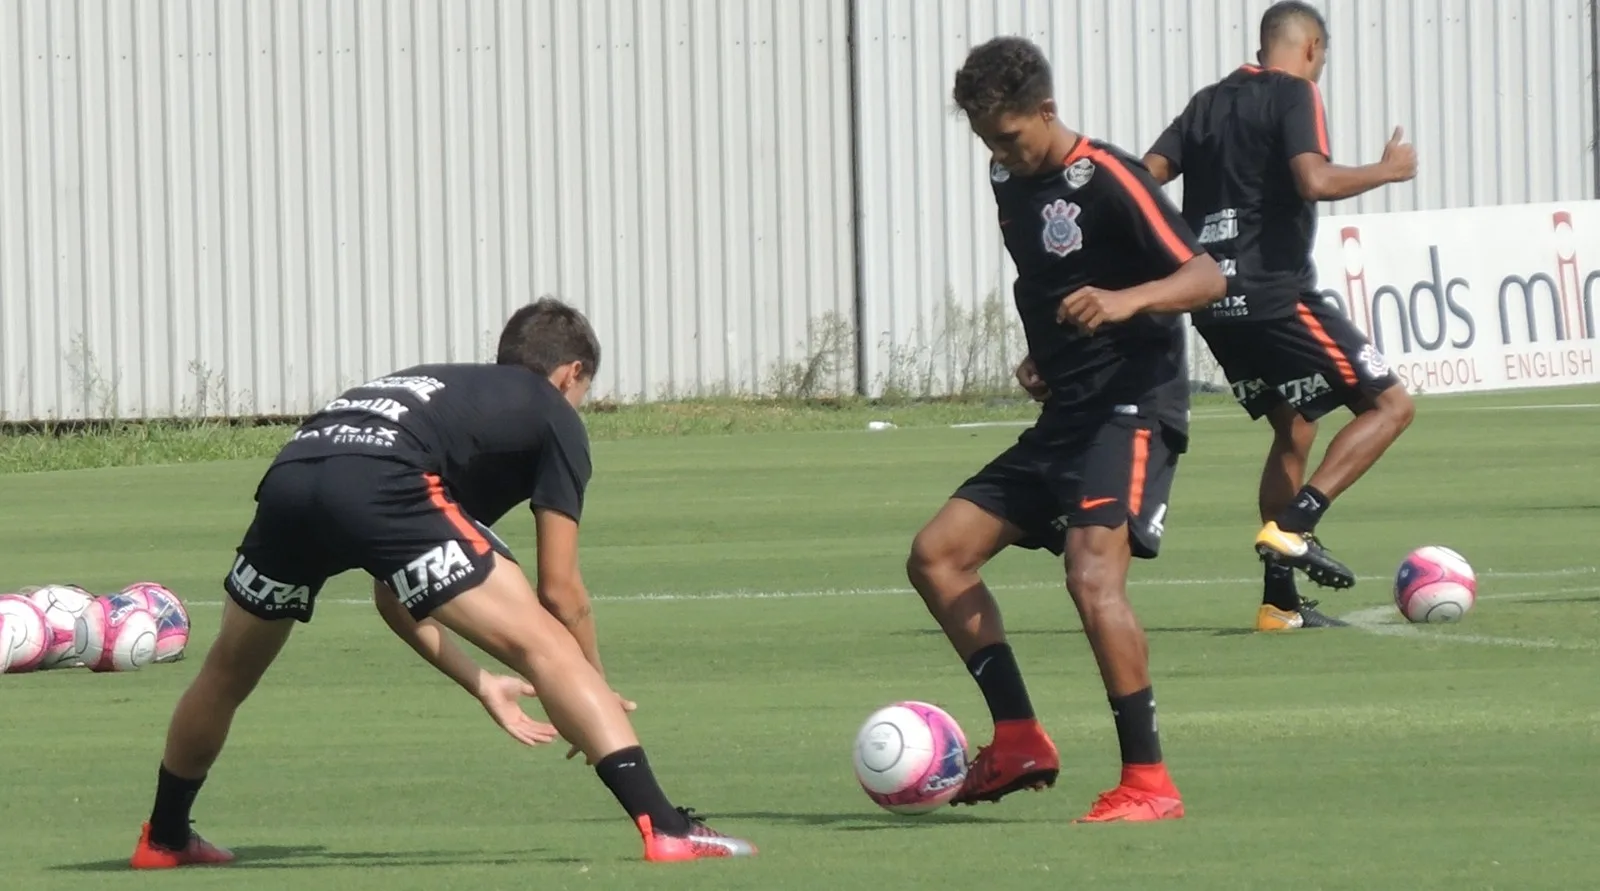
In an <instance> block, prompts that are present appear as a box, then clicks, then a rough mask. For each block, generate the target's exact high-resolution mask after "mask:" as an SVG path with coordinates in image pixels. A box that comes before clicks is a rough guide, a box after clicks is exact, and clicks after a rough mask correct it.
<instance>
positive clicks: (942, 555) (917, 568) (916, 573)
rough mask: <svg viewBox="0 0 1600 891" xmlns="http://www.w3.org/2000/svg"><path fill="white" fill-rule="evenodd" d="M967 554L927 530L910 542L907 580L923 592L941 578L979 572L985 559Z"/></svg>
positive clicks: (955, 545) (961, 548) (907, 559)
mask: <svg viewBox="0 0 1600 891" xmlns="http://www.w3.org/2000/svg"><path fill="white" fill-rule="evenodd" d="M968 550H969V549H967V548H963V547H962V546H961V545H960V543H959V542H957V541H955V540H952V539H951V538H950V537H949V536H946V535H943V534H941V533H940V532H939V531H938V530H936V529H932V528H929V529H924V530H922V531H921V532H919V533H917V537H916V538H915V539H914V540H912V542H911V553H910V554H909V555H908V556H907V557H906V577H907V578H909V579H910V580H911V584H912V585H913V586H915V587H916V588H917V590H919V591H922V590H925V589H926V588H928V587H929V586H931V585H932V584H933V583H935V582H937V580H939V579H941V578H947V577H950V576H957V575H965V574H967V573H971V572H976V571H977V570H978V567H979V566H982V565H983V559H982V557H981V556H980V555H974V554H971V553H968Z"/></svg>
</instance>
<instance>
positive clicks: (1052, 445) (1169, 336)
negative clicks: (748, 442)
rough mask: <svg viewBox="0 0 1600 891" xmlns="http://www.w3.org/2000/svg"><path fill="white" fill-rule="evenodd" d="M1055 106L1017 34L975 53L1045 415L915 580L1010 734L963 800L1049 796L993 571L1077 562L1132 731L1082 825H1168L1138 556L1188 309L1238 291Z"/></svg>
mask: <svg viewBox="0 0 1600 891" xmlns="http://www.w3.org/2000/svg"><path fill="white" fill-rule="evenodd" d="M1053 95H1054V94H1053V89H1052V83H1051V72H1050V64H1049V62H1048V61H1047V60H1046V59H1045V57H1044V54H1043V53H1042V52H1040V50H1039V48H1038V47H1037V46H1035V45H1033V44H1032V43H1030V42H1028V41H1026V40H1023V39H1020V38H1014V37H1002V38H998V39H996V40H993V41H990V42H988V43H985V44H983V45H981V46H978V47H976V48H975V49H973V50H972V51H971V54H970V55H968V56H967V59H966V63H965V64H964V65H963V66H962V67H961V70H960V71H958V72H956V76H955V90H954V97H955V101H956V103H957V104H958V105H959V106H960V107H961V109H962V111H964V112H965V113H966V116H967V118H968V121H969V123H970V124H971V126H972V130H973V132H974V133H976V134H977V135H978V136H979V137H980V138H982V140H983V142H984V143H985V145H987V146H988V147H989V149H990V151H991V152H992V153H993V164H992V166H991V168H990V177H989V178H990V180H991V182H992V184H993V187H994V193H995V200H996V203H997V205H998V210H999V222H1000V228H1001V232H1002V233H1003V235H1004V238H1005V243H1006V250H1007V251H1008V252H1009V253H1010V254H1011V257H1012V259H1013V260H1014V261H1015V262H1016V266H1017V281H1016V289H1015V299H1016V306H1017V310H1018V312H1019V313H1020V314H1021V317H1022V323H1023V327H1024V330H1025V331H1026V334H1027V339H1028V348H1029V359H1030V360H1029V362H1027V363H1025V367H1024V368H1022V369H1019V370H1018V377H1019V380H1022V381H1023V383H1024V385H1025V386H1026V385H1030V384H1031V385H1032V386H1030V390H1033V391H1037V392H1038V393H1040V394H1041V395H1044V407H1043V409H1042V410H1041V412H1040V416H1039V420H1038V421H1037V423H1035V424H1034V426H1033V427H1032V428H1031V429H1029V430H1028V431H1027V432H1025V433H1023V434H1022V436H1021V438H1020V439H1018V441H1017V443H1016V445H1014V446H1012V447H1011V448H1010V449H1008V450H1007V451H1005V452H1004V453H1003V454H1001V455H1000V456H999V457H997V458H995V459H994V461H993V462H991V463H990V464H989V465H988V466H987V467H985V468H984V469H983V470H981V471H979V473H978V474H977V475H975V476H973V477H972V478H971V479H969V480H967V481H966V482H965V483H964V484H962V485H961V487H960V488H959V489H957V490H956V492H955V494H954V496H953V497H952V498H951V499H950V500H949V501H948V502H946V503H945V505H944V507H943V508H942V509H941V510H940V511H939V512H938V514H937V515H936V516H934V518H933V519H932V520H930V521H929V522H928V524H927V525H926V526H925V527H923V529H922V530H921V531H920V532H919V533H918V534H917V536H916V539H915V541H914V542H913V544H912V547H911V555H910V557H909V559H908V561H907V567H906V568H907V572H908V574H909V576H910V578H911V582H912V584H913V585H914V586H915V587H916V589H917V591H918V592H919V593H920V594H921V595H922V599H923V601H924V602H925V603H926V604H927V606H928V609H929V611H930V612H931V613H932V614H933V616H934V618H935V619H937V620H938V622H939V624H940V626H941V627H942V628H943V629H944V632H945V634H946V635H947V636H948V637H949V639H950V642H951V644H952V645H953V646H954V647H955V650H956V652H957V653H958V654H959V655H960V656H961V658H962V659H963V660H965V661H966V664H967V668H968V670H969V671H970V672H971V673H972V677H973V679H974V680H976V681H977V683H978V686H979V688H980V689H981V690H982V691H983V696H984V699H985V701H986V702H987V703H988V706H989V710H990V712H991V714H992V716H993V718H994V722H995V729H994V740H993V744H992V745H990V746H987V747H985V748H983V749H981V750H980V752H979V754H978V757H977V759H976V760H975V762H974V763H973V765H972V768H971V770H970V772H969V774H968V777H967V780H966V783H965V784H964V785H963V786H962V788H961V791H960V793H959V794H958V795H957V796H956V798H955V800H954V801H955V803H958V804H970V803H973V802H977V801H996V800H998V799H1000V798H1001V797H1002V796H1005V795H1007V794H1010V793H1011V792H1014V791H1017V790H1019V789H1024V788H1041V787H1043V786H1048V785H1052V784H1054V782H1055V779H1056V776H1057V774H1058V773H1059V771H1060V759H1059V757H1058V756H1057V753H1056V748H1055V745H1054V744H1053V743H1052V742H1051V741H1050V738H1049V736H1048V735H1047V734H1046V733H1045V730H1044V728H1043V727H1042V726H1041V724H1040V722H1039V721H1038V719H1037V718H1036V717H1035V715H1034V712H1033V707H1032V705H1031V703H1030V702H1029V698H1028V692H1027V689H1026V687H1025V686H1024V684H1023V680H1022V675H1021V672H1020V670H1019V669H1018V666H1017V661H1016V658H1015V657H1014V655H1013V654H1012V651H1011V647H1010V645H1009V644H1007V642H1006V634H1005V630H1004V627H1003V625H1002V622H1001V616H1000V609H999V606H998V605H997V604H996V603H995V600H994V597H993V596H992V595H991V594H990V593H989V590H988V588H987V587H985V585H984V583H983V580H982V579H981V578H980V577H979V575H978V570H979V569H980V568H981V567H982V566H983V565H984V564H985V563H986V562H988V561H989V559H990V558H992V557H993V556H994V555H995V554H996V553H998V552H1000V551H1001V550H1003V549H1005V548H1007V547H1010V546H1012V545H1016V546H1019V547H1023V548H1034V549H1038V548H1043V549H1046V550H1049V551H1051V552H1052V553H1055V554H1058V555H1060V554H1062V553H1065V555H1066V566H1067V578H1066V581H1067V590H1068V592H1069V593H1070V594H1071V596H1072V600H1073V603H1074V604H1076V606H1077V609H1078V614H1079V616H1080V617H1081V618H1082V620H1083V627H1084V631H1085V633H1086V635H1087V636H1088V639H1089V644H1090V646H1091V647H1092V648H1093V649H1094V655H1095V659H1096V660H1097V661H1098V662H1099V665H1100V673H1101V676H1102V678H1103V679H1104V682H1105V688H1106V692H1107V695H1108V697H1109V698H1110V703H1111V713H1112V716H1113V718H1114V720H1115V722H1116V728H1117V738H1118V740H1119V742H1120V745H1121V750H1122V762H1123V768H1122V777H1121V782H1120V783H1119V785H1118V786H1117V787H1116V788H1115V789H1113V790H1112V791H1110V792H1107V793H1105V794H1104V795H1102V796H1100V798H1099V800H1098V801H1096V802H1095V804H1094V806H1093V807H1092V808H1091V809H1090V811H1089V813H1088V814H1087V815H1086V816H1085V817H1084V818H1083V819H1084V820H1085V821H1093V822H1100V821H1112V820H1160V819H1169V818H1174V817H1179V816H1182V815H1183V802H1182V800H1181V798H1180V796H1179V794H1178V789H1177V787H1176V786H1175V785H1174V784H1173V782H1172V778H1171V777H1170V776H1169V775H1168V773H1167V769H1166V766H1165V764H1164V763H1163V761H1162V756H1161V743H1160V739H1159V736H1158V734H1157V729H1156V714H1155V697H1154V694H1153V692H1152V689H1151V683H1150V670H1149V657H1148V653H1147V649H1146V642H1145V636H1144V631H1143V629H1142V628H1140V626H1139V622H1138V619H1137V618H1135V616H1134V614H1133V609H1132V607H1131V606H1130V605H1129V604H1128V599H1127V590H1126V585H1127V575H1128V568H1129V563H1130V562H1131V558H1132V557H1133V556H1138V557H1143V558H1151V557H1154V556H1155V555H1156V552H1157V549H1158V548H1159V546H1160V542H1161V534H1162V527H1163V523H1164V521H1165V519H1166V513H1167V495H1168V493H1169V492H1170V490H1171V486H1172V479H1173V474H1174V471H1175V469H1176V467H1177V459H1178V454H1179V453H1181V452H1182V451H1184V450H1185V448H1186V447H1187V436H1188V434H1187V431H1188V408H1189V390H1188V380H1187V377H1188V375H1187V363H1186V362H1185V357H1184V332H1183V329H1182V327H1181V320H1180V319H1179V317H1178V316H1177V315H1176V314H1178V313H1182V312H1183V311H1185V310H1189V309H1193V308H1195V307H1198V306H1203V305H1205V304H1206V303H1208V302H1210V301H1212V300H1215V299H1216V298H1217V297H1219V296H1221V295H1222V293H1223V287H1224V285H1225V282H1224V280H1223V277H1222V274H1221V272H1220V271H1219V270H1218V269H1217V265H1216V263H1215V262H1214V261H1213V260H1212V259H1211V258H1210V257H1209V256H1207V255H1206V253H1205V252H1204V251H1203V250H1201V249H1200V247H1199V245H1198V244H1197V242H1196V240H1195V238H1194V235H1193V233H1191V232H1190V231H1189V228H1188V227H1187V226H1186V225H1185V224H1184V223H1183V220H1182V218H1181V217H1180V216H1179V215H1178V213H1177V210H1176V209H1175V208H1173V207H1172V205H1171V204H1170V203H1169V202H1167V201H1166V199H1165V198H1163V197H1161V194H1160V192H1159V190H1158V188H1157V187H1156V186H1155V184H1154V183H1153V182H1152V181H1151V180H1150V178H1149V176H1148V175H1147V174H1146V172H1145V171H1144V169H1143V168H1142V167H1140V166H1139V163H1138V162H1137V161H1134V160H1132V159H1131V158H1128V157H1127V156H1126V155H1124V154H1123V153H1121V152H1120V151H1118V150H1117V149H1115V148H1113V147H1111V146H1108V145H1106V144H1104V143H1100V142H1097V141H1094V140H1091V139H1088V138H1086V137H1083V136H1080V135H1079V134H1077V133H1074V132H1073V131H1071V130H1069V129H1067V127H1066V126H1065V125H1064V124H1063V123H1062V122H1061V120H1060V118H1059V117H1058V113H1057V109H1056V103H1055V100H1054V98H1053ZM1035 376H1036V377H1037V379H1034V377H1035ZM1046 392H1047V395H1046Z"/></svg>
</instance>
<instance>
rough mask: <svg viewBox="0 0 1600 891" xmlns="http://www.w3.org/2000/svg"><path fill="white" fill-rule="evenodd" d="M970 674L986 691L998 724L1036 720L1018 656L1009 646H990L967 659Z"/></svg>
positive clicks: (992, 714)
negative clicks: (1018, 662) (1023, 681)
mask: <svg viewBox="0 0 1600 891" xmlns="http://www.w3.org/2000/svg"><path fill="white" fill-rule="evenodd" d="M967 671H969V672H971V673H972V679H973V680H975V681H977V682H978V689H979V690H982V691H983V701H984V702H987V703H988V704H989V714H990V716H992V717H993V718H994V719H995V721H1025V720H1027V719H1029V718H1032V717H1033V703H1032V702H1030V701H1028V688H1027V687H1026V686H1024V685H1023V683H1022V671H1021V670H1020V669H1018V668H1017V657H1016V656H1015V655H1013V654H1012V652H1011V645H1010V644H1006V643H997V644H990V645H989V646H986V647H984V648H983V649H981V650H979V651H978V652H976V653H973V654H972V658H971V659H968V660H967Z"/></svg>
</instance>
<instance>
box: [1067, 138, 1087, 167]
mask: <svg viewBox="0 0 1600 891" xmlns="http://www.w3.org/2000/svg"><path fill="white" fill-rule="evenodd" d="M1092 151H1094V145H1093V144H1091V143H1090V142H1089V137H1087V136H1079V137H1078V141H1077V142H1074V143H1073V144H1072V151H1069V152H1067V155H1066V157H1064V158H1062V159H1061V166H1062V167H1067V166H1070V165H1071V164H1072V162H1073V161H1077V160H1079V159H1080V158H1087V157H1089V153H1090V152H1092Z"/></svg>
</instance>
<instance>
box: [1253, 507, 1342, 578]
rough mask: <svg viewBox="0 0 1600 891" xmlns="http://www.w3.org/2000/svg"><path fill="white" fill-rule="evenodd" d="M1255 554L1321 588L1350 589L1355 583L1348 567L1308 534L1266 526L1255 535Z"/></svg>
mask: <svg viewBox="0 0 1600 891" xmlns="http://www.w3.org/2000/svg"><path fill="white" fill-rule="evenodd" d="M1256 553H1257V554H1259V555H1260V556H1261V559H1262V560H1263V561H1265V562H1268V563H1272V564H1276V565H1278V566H1292V567H1294V568H1295V569H1298V570H1300V571H1301V572H1303V573H1305V574H1306V578H1308V579H1311V580H1312V581H1313V582H1316V583H1317V584H1319V585H1321V586H1322V587H1324V588H1335V589H1338V588H1349V587H1351V586H1353V585H1355V583H1356V574H1355V573H1353V572H1351V571H1350V567H1348V566H1346V565H1344V564H1343V563H1340V562H1339V561H1338V560H1335V559H1334V558H1333V555H1331V554H1329V553H1328V549H1327V548H1325V547H1323V546H1322V543H1321V542H1320V541H1317V537H1316V536H1315V535H1313V534H1311V533H1310V532H1286V531H1284V530H1282V529H1279V528H1278V524H1277V523H1276V522H1272V523H1267V524H1266V525H1265V526H1262V527H1261V531H1260V532H1257V533H1256Z"/></svg>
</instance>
